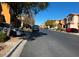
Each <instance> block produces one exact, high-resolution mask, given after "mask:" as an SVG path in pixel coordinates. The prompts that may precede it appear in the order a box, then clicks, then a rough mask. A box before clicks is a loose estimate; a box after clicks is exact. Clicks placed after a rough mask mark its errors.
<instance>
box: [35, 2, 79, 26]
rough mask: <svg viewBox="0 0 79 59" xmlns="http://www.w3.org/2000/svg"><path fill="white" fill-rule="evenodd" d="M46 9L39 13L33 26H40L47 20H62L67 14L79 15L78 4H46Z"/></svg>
mask: <svg viewBox="0 0 79 59" xmlns="http://www.w3.org/2000/svg"><path fill="white" fill-rule="evenodd" d="M48 3H49V6H48V8H47V9H45V10H43V11H41V12H39V13H38V14H37V15H36V16H35V17H34V18H35V24H37V25H41V24H43V23H45V21H47V20H63V19H64V18H65V17H66V16H67V15H68V14H71V13H74V14H79V2H48Z"/></svg>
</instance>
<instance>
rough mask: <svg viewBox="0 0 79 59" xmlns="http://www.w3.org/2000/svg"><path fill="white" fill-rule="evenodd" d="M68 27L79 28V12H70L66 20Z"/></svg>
mask: <svg viewBox="0 0 79 59" xmlns="http://www.w3.org/2000/svg"><path fill="white" fill-rule="evenodd" d="M64 22H65V25H66V26H67V27H66V28H76V29H78V22H79V14H69V15H68V16H67V18H66V19H65V20H64Z"/></svg>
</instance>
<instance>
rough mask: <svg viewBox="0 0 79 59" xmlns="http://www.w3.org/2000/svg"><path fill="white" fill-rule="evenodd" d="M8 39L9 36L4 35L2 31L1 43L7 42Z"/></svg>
mask: <svg viewBox="0 0 79 59" xmlns="http://www.w3.org/2000/svg"><path fill="white" fill-rule="evenodd" d="M6 38H7V35H6V34H5V33H3V32H2V31H0V42H5V41H7V40H8V39H6Z"/></svg>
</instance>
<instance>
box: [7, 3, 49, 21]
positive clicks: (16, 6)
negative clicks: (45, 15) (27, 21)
mask: <svg viewBox="0 0 79 59" xmlns="http://www.w3.org/2000/svg"><path fill="white" fill-rule="evenodd" d="M8 5H9V6H10V14H11V21H14V19H16V18H17V17H16V16H18V15H20V18H21V14H22V13H25V14H28V17H29V18H30V17H31V18H33V16H34V15H36V14H37V13H38V12H40V11H41V10H44V9H46V8H47V7H48V3H47V2H17V3H16V2H8Z"/></svg>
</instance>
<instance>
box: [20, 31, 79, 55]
mask: <svg viewBox="0 0 79 59" xmlns="http://www.w3.org/2000/svg"><path fill="white" fill-rule="evenodd" d="M37 35H38V36H37V37H35V40H30V39H32V38H33V37H31V38H30V39H28V42H27V43H26V44H25V46H24V48H23V51H22V53H21V55H20V57H79V36H76V35H72V34H67V33H62V32H55V31H49V30H41V31H40V33H39V34H38V33H37Z"/></svg>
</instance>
